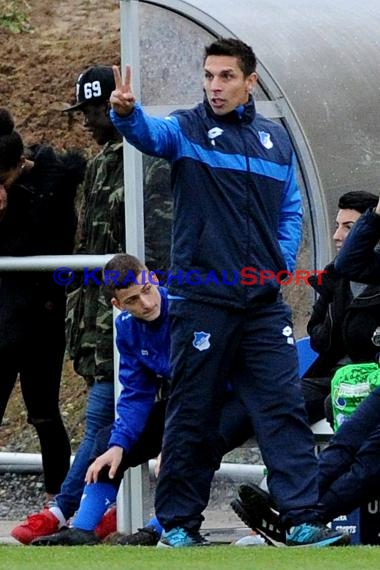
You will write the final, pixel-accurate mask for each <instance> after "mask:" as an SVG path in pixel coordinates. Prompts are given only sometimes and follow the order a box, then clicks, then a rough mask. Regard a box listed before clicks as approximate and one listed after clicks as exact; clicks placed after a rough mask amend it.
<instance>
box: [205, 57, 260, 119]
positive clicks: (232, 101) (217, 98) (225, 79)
mask: <svg viewBox="0 0 380 570" xmlns="http://www.w3.org/2000/svg"><path fill="white" fill-rule="evenodd" d="M256 82H257V75H256V73H251V75H249V76H248V77H244V74H243V72H242V70H241V69H240V67H239V63H238V59H237V58H236V57H232V56H229V55H210V56H208V57H207V58H206V61H205V64H204V82H203V86H204V89H205V92H206V96H207V100H208V102H209V103H210V105H211V108H212V110H213V111H214V113H215V114H216V115H226V114H227V113H230V112H231V111H233V110H234V109H236V107H238V106H239V105H244V103H247V101H248V98H249V94H250V92H251V90H252V89H253V87H254V86H255V85H256Z"/></svg>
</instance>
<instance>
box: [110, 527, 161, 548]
mask: <svg viewBox="0 0 380 570" xmlns="http://www.w3.org/2000/svg"><path fill="white" fill-rule="evenodd" d="M159 540H160V535H159V534H158V532H157V531H156V529H155V528H153V527H152V526H144V527H143V528H139V529H138V530H137V532H134V533H133V534H124V533H122V532H113V533H112V534H110V535H109V536H107V538H106V539H105V540H104V541H103V542H104V543H105V544H125V545H126V546H156V544H157V542H158V541H159Z"/></svg>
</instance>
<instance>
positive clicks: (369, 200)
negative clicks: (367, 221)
mask: <svg viewBox="0 0 380 570" xmlns="http://www.w3.org/2000/svg"><path fill="white" fill-rule="evenodd" d="M378 201H379V197H378V196H376V195H375V194H372V193H371V192H365V191H364V190H353V191H352V192H346V193H345V194H342V196H341V197H340V198H339V202H338V208H339V209H340V210H356V211H357V212H360V213H361V214H364V212H365V211H366V210H368V209H369V208H376V205H377V203H378Z"/></svg>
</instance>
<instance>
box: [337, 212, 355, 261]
mask: <svg viewBox="0 0 380 570" xmlns="http://www.w3.org/2000/svg"><path fill="white" fill-rule="evenodd" d="M360 216H361V213H360V212H358V211H357V210H338V214H337V216H336V220H335V233H334V235H333V240H334V243H335V247H336V250H337V252H338V251H339V250H340V248H341V247H342V245H343V244H344V240H345V239H346V237H347V236H348V234H349V233H350V230H351V228H352V226H353V225H354V223H355V222H356V220H358V219H359V218H360Z"/></svg>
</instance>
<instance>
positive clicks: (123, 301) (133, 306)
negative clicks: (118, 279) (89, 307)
mask: <svg viewBox="0 0 380 570" xmlns="http://www.w3.org/2000/svg"><path fill="white" fill-rule="evenodd" d="M152 275H153V274H152V273H151V274H150V276H149V273H148V271H145V272H144V274H143V273H140V275H139V276H138V277H137V278H136V281H137V284H136V285H135V284H132V285H131V286H130V287H128V288H127V289H118V290H117V291H115V297H114V298H113V299H112V304H113V305H114V306H115V307H117V308H118V309H120V311H128V312H129V313H130V314H131V315H132V316H133V317H136V318H137V319H142V320H144V321H154V320H155V319H158V317H159V316H160V313H161V294H160V292H159V290H158V281H157V283H156V284H153V283H151V282H154V278H155V276H154V277H152Z"/></svg>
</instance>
